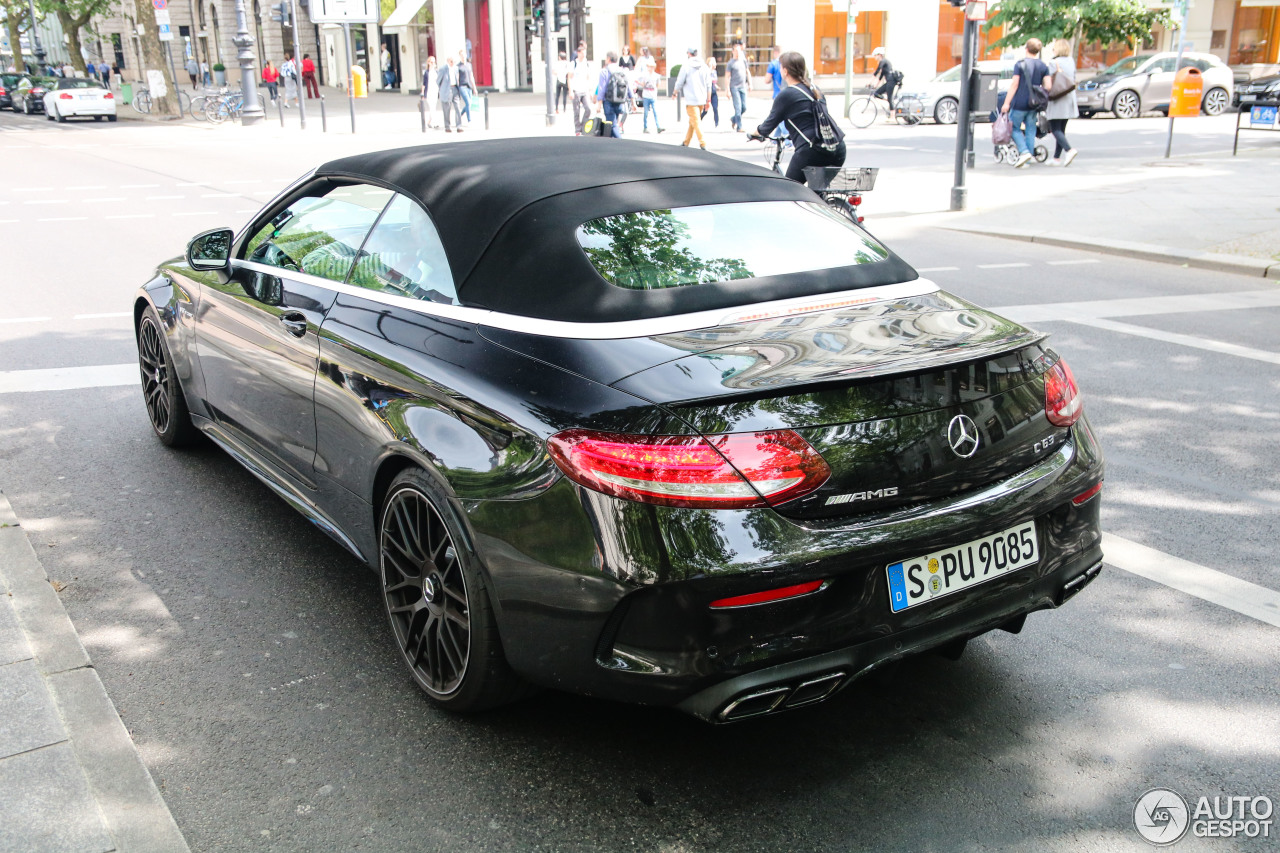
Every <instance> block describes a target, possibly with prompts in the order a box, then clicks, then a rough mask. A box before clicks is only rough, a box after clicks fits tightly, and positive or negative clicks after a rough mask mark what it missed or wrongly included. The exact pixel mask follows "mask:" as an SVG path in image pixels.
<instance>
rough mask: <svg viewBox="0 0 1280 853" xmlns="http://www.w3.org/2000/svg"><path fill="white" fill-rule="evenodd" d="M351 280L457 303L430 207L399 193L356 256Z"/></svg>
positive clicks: (372, 288) (410, 294) (427, 298)
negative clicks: (357, 256)
mask: <svg viewBox="0 0 1280 853" xmlns="http://www.w3.org/2000/svg"><path fill="white" fill-rule="evenodd" d="M347 284H350V285H354V286H356V287H366V288H368V289H369V290H379V291H382V292H383V293H394V294H396V295H397V296H408V297H410V298H412V299H423V300H426V301H428V302H443V303H445V304H448V305H457V304H458V293H457V289H456V288H455V287H454V283H453V273H452V271H450V269H449V261H448V259H447V258H446V257H445V254H444V245H443V244H442V243H441V242H440V235H439V233H437V231H436V227H435V225H434V224H432V222H431V218H430V217H429V216H427V214H426V211H424V210H423V209H422V208H421V207H418V205H416V204H414V203H413V202H412V201H410V200H409V199H408V198H406V197H405V196H402V195H397V196H396V197H395V198H394V199H393V200H392V202H391V204H389V205H387V210H386V213H384V214H382V218H381V219H380V220H378V224H377V225H376V226H375V227H374V229H373V233H371V234H370V235H369V239H368V241H367V242H366V243H365V244H364V248H363V249H362V250H361V251H360V257H359V258H357V259H356V266H355V269H353V270H352V271H351V278H350V279H349V280H348V281H347Z"/></svg>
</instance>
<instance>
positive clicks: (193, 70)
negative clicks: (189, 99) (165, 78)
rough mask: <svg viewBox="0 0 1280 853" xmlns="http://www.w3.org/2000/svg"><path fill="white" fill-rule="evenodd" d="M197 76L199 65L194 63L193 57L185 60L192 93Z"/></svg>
mask: <svg viewBox="0 0 1280 853" xmlns="http://www.w3.org/2000/svg"><path fill="white" fill-rule="evenodd" d="M199 74H200V63H198V62H196V58H195V57H194V56H193V57H191V58H190V59H188V60H187V76H189V77H190V78H191V89H192V91H194V90H195V88H196V77H197V76H198V75H199Z"/></svg>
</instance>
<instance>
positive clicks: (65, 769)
mask: <svg viewBox="0 0 1280 853" xmlns="http://www.w3.org/2000/svg"><path fill="white" fill-rule="evenodd" d="M0 815H4V820H3V821H0V850H21V851H23V853H107V851H110V850H114V849H115V843H114V842H113V841H112V840H111V836H110V835H109V834H108V833H107V830H106V827H105V826H103V823H102V817H101V816H100V814H99V813H98V806H97V804H96V803H95V802H94V801H93V797H92V796H91V795H90V794H89V784H88V783H87V782H86V781H85V778H84V773H83V771H81V769H80V765H79V764H77V763H76V759H75V756H74V755H73V754H72V751H71V747H70V746H69V745H67V744H65V743H62V744H57V745H55V746H49V747H45V748H44V749H37V750H34V751H32V752H24V753H22V754H21V755H14V756H11V757H9V758H3V759H0Z"/></svg>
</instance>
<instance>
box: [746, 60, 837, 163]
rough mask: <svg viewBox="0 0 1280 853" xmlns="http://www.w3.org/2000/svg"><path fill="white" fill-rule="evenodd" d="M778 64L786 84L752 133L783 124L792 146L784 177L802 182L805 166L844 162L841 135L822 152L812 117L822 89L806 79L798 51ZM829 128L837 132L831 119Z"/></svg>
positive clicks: (762, 132) (765, 130) (803, 65)
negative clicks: (828, 149)
mask: <svg viewBox="0 0 1280 853" xmlns="http://www.w3.org/2000/svg"><path fill="white" fill-rule="evenodd" d="M778 63H779V65H781V66H782V82H783V83H784V84H786V85H785V88H783V90H782V91H781V92H779V93H778V96H777V97H776V98H774V99H773V109H772V110H770V112H769V116H768V118H766V119H765V120H764V121H763V122H761V123H760V127H758V128H757V129H756V133H758V134H760V135H761V136H768V135H769V134H771V133H773V131H774V129H775V128H777V127H778V125H780V124H786V126H787V133H788V134H789V135H790V137H791V142H792V144H794V145H795V149H796V153H795V154H794V155H793V156H792V158H791V165H789V166H788V167H787V177H788V178H790V179H791V180H793V181H797V182H799V183H802V184H803V183H804V182H805V176H804V170H805V167H807V166H843V165H844V155H845V149H844V138H843V136H841V138H840V144H839V145H838V146H837V147H836V150H835V151H825V150H823V149H822V148H821V147H819V146H818V145H815V144H814V143H816V142H818V141H819V136H818V128H817V122H816V120H815V118H814V114H815V102H816V101H820V100H822V92H820V91H819V90H818V89H817V88H816V87H815V86H814V85H813V84H812V83H810V82H809V77H808V74H807V73H806V71H805V63H804V57H803V56H801V55H800V54H798V53H796V52H795V51H788V52H787V53H784V54H782V56H779V57H778ZM832 127H833V128H835V131H836V133H837V134H839V133H840V130H839V128H836V127H835V122H832Z"/></svg>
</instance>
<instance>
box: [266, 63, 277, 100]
mask: <svg viewBox="0 0 1280 853" xmlns="http://www.w3.org/2000/svg"><path fill="white" fill-rule="evenodd" d="M262 82H263V84H264V85H266V87H267V94H268V95H270V96H271V103H272V104H274V103H275V102H276V98H277V97H279V95H280V90H279V87H280V70H279V69H278V68H276V67H275V66H274V65H272V64H271V60H270V59H268V60H267V64H266V65H264V66H262Z"/></svg>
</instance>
